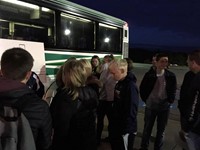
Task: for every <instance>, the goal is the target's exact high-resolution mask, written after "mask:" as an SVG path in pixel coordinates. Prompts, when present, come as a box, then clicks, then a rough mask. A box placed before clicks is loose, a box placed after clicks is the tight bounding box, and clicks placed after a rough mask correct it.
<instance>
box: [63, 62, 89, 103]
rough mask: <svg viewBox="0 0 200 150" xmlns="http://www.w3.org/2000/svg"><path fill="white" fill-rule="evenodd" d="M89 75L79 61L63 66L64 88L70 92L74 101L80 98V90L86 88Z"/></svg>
mask: <svg viewBox="0 0 200 150" xmlns="http://www.w3.org/2000/svg"><path fill="white" fill-rule="evenodd" d="M87 77H88V73H87V70H86V68H85V67H84V66H83V64H82V63H81V62H80V61H78V60H71V61H69V62H66V63H65V64H64V66H63V82H64V88H66V89H67V90H68V91H69V94H70V95H71V96H72V100H75V99H76V98H77V97H78V96H79V93H78V92H79V91H78V90H79V88H80V87H82V86H85V83H86V80H87Z"/></svg>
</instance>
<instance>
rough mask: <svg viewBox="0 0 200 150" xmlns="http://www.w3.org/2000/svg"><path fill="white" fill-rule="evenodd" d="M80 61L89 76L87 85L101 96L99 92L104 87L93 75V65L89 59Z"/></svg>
mask: <svg viewBox="0 0 200 150" xmlns="http://www.w3.org/2000/svg"><path fill="white" fill-rule="evenodd" d="M79 61H80V63H81V64H82V65H83V67H84V68H85V69H86V71H87V74H88V77H87V81H86V84H87V85H88V86H90V87H92V88H93V89H94V90H95V91H96V92H97V94H98V95H99V90H100V88H101V87H102V86H103V84H102V82H101V81H100V80H99V79H98V78H97V77H96V76H95V75H93V74H92V65H91V63H90V62H89V60H87V59H80V60H79Z"/></svg>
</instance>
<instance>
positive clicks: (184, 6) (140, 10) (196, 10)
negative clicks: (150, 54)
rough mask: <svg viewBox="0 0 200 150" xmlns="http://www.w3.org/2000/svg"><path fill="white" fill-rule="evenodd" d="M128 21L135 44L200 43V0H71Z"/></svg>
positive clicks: (185, 45) (180, 44) (131, 39)
mask: <svg viewBox="0 0 200 150" xmlns="http://www.w3.org/2000/svg"><path fill="white" fill-rule="evenodd" d="M70 1H72V2H75V3H77V4H81V5H83V6H86V7H89V8H92V9H95V10H98V11H101V12H103V13H106V14H109V15H112V16H115V17H118V18H121V19H123V20H125V21H126V22H128V25H129V32H130V44H131V45H138V44H144V45H163V46H171V47H200V0H70Z"/></svg>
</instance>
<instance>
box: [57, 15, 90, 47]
mask: <svg viewBox="0 0 200 150" xmlns="http://www.w3.org/2000/svg"><path fill="white" fill-rule="evenodd" d="M60 33H61V41H60V45H61V48H70V49H75V50H87V51H90V50H94V22H92V21H90V20H87V19H83V18H79V17H76V16H72V15H67V14H64V13H62V14H61V32H60Z"/></svg>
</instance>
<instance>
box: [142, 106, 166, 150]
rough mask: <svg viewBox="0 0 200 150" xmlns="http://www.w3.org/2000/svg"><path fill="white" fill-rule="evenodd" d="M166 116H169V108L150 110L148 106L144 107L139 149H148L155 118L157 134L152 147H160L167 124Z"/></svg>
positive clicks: (157, 148) (159, 148)
mask: <svg viewBox="0 0 200 150" xmlns="http://www.w3.org/2000/svg"><path fill="white" fill-rule="evenodd" d="M168 117H169V109H167V110H151V109H149V108H145V116H144V129H143V135H142V142H141V149H144V150H146V149H148V146H149V139H150V136H151V132H152V129H153V126H154V122H155V120H156V119H157V134H156V140H155V143H154V149H155V150H161V149H162V146H163V137H164V131H165V127H166V125H167V121H168Z"/></svg>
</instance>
